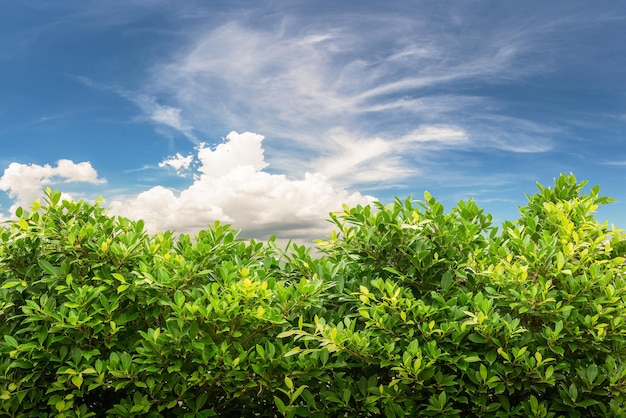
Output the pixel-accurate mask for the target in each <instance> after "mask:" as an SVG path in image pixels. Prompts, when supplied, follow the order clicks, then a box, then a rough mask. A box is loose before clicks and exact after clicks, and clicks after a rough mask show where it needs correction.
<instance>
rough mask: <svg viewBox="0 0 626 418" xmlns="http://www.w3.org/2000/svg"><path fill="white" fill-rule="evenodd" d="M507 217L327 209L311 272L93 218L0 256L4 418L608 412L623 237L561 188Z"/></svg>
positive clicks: (620, 309) (433, 207) (83, 208)
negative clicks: (497, 222) (330, 225)
mask: <svg viewBox="0 0 626 418" xmlns="http://www.w3.org/2000/svg"><path fill="white" fill-rule="evenodd" d="M538 186H539V192H538V193H537V194H536V195H533V196H529V197H528V204H527V205H526V206H524V207H522V208H520V219H519V220H517V221H515V222H505V223H504V224H503V225H502V226H501V227H500V228H495V227H493V226H492V225H491V217H490V216H489V215H487V214H485V213H484V211H483V210H482V209H480V208H478V206H477V205H476V204H475V203H474V202H472V201H471V200H470V201H468V202H459V203H458V204H457V206H456V207H454V208H453V209H452V210H451V211H450V212H449V213H445V211H444V208H443V206H442V205H441V203H439V202H437V201H436V200H435V199H434V198H433V197H432V196H431V195H430V194H428V193H425V195H424V201H422V202H415V201H412V200H411V199H410V198H409V199H407V200H406V201H401V200H396V201H395V202H394V203H393V204H390V205H386V206H383V205H379V204H377V205H374V206H372V207H370V206H366V207H356V208H348V207H346V208H344V212H341V213H335V214H331V220H332V221H333V222H334V224H335V225H336V231H335V232H334V233H333V236H332V237H330V239H328V240H325V241H320V242H319V243H318V244H319V248H320V251H321V255H320V256H318V257H312V256H311V254H310V252H309V250H308V249H306V248H304V247H299V246H289V247H288V248H287V249H286V250H281V249H279V248H278V247H277V246H276V245H275V243H274V241H273V240H270V241H268V242H267V243H265V244H264V243H260V242H257V241H254V240H251V241H244V240H241V239H239V238H237V237H236V232H234V231H232V230H231V229H230V228H229V227H228V226H225V225H221V224H219V223H216V224H215V225H213V226H212V227H210V228H208V229H206V230H203V231H201V232H200V233H199V234H198V235H197V236H196V237H194V238H191V237H189V236H186V235H182V236H180V237H174V236H173V234H172V233H171V232H165V233H160V234H157V235H155V236H149V235H147V234H146V233H145V232H144V229H143V224H142V222H141V221H138V222H134V221H129V220H127V219H124V218H120V217H110V216H108V215H107V214H106V211H105V210H104V209H103V208H102V207H101V205H100V204H99V203H96V204H88V203H85V202H82V201H79V202H68V201H61V199H60V194H59V193H58V192H51V191H48V193H47V202H46V205H43V206H42V205H39V204H38V203H37V202H36V203H35V204H34V205H33V208H32V210H31V211H30V212H26V211H23V210H18V212H17V216H18V220H17V221H15V222H11V223H10V224H9V225H8V226H7V227H6V228H4V229H3V230H2V231H1V233H2V240H1V242H0V334H1V335H2V337H0V415H2V416H10V417H18V416H41V417H48V416H66V417H73V416H154V417H157V416H185V417H196V416H197V417H207V416H264V417H279V416H312V417H326V416H328V417H334V416H364V417H365V416H371V417H374V416H385V417H404V416H407V417H413V416H459V417H470V416H501V417H507V416H520V417H526V416H535V417H554V416H574V417H575V416H615V417H619V416H625V415H626V411H625V409H626V407H625V406H624V405H625V404H626V403H625V400H626V362H625V360H626V326H625V321H626V309H625V308H624V303H625V302H626V285H625V277H624V276H625V274H626V262H625V258H624V257H625V255H626V238H625V236H624V235H623V234H622V233H621V232H620V231H616V230H611V229H609V228H608V226H607V225H606V224H599V223H598V222H597V221H596V220H595V219H594V218H593V212H594V211H595V209H596V208H597V207H598V205H600V204H604V203H608V202H609V201H610V199H609V198H605V197H601V196H599V194H598V192H599V190H598V187H594V188H593V189H591V191H590V192H589V193H585V192H584V190H583V187H584V186H585V183H584V182H582V183H578V182H577V181H576V179H575V178H574V176H572V175H570V176H565V175H562V176H560V177H559V178H558V179H556V181H555V184H554V187H552V188H549V187H544V186H541V185H538Z"/></svg>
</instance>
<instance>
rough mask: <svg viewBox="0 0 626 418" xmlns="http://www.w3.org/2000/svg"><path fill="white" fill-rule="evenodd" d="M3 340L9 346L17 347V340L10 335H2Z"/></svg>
mask: <svg viewBox="0 0 626 418" xmlns="http://www.w3.org/2000/svg"><path fill="white" fill-rule="evenodd" d="M4 341H6V342H7V344H8V345H9V347H13V348H17V346H18V343H17V340H16V339H15V338H13V337H12V336H10V335H6V334H5V335H4Z"/></svg>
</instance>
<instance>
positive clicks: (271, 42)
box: [147, 12, 555, 184]
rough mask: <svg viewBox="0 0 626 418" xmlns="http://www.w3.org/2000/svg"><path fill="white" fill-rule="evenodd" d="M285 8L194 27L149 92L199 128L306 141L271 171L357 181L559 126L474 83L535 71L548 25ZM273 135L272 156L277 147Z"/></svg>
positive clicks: (511, 147) (521, 146)
mask: <svg viewBox="0 0 626 418" xmlns="http://www.w3.org/2000/svg"><path fill="white" fill-rule="evenodd" d="M283 16H284V17H283V18H282V19H281V20H277V21H273V22H272V21H271V20H270V23H268V24H267V25H250V24H248V22H247V21H245V20H244V19H240V18H236V17H234V16H232V18H231V19H226V23H224V24H222V25H219V26H215V25H212V26H210V27H209V28H207V29H202V28H200V29H197V30H195V31H193V32H192V33H193V35H192V37H191V38H190V39H189V44H188V45H187V46H186V47H185V46H183V47H181V48H180V51H179V52H178V54H177V55H175V56H174V57H172V58H170V59H169V60H164V62H162V63H161V64H157V65H156V66H155V67H154V68H153V70H152V79H151V80H150V82H149V83H148V87H147V89H148V90H150V91H153V92H154V95H155V96H159V95H164V96H167V97H171V98H172V99H173V103H174V104H173V105H174V106H175V107H176V108H178V109H181V110H182V112H183V113H184V114H185V115H187V117H188V120H190V121H192V122H190V124H192V125H193V127H194V129H195V130H196V132H203V133H207V134H211V133H212V132H214V131H215V130H216V129H220V130H225V129H232V128H238V129H250V130H254V131H256V132H262V133H264V134H266V135H268V136H269V137H270V138H280V139H281V141H282V142H281V144H282V145H285V146H289V141H291V144H292V145H293V146H295V147H297V148H298V149H303V148H304V149H305V154H302V153H299V154H298V156H297V158H299V163H298V164H293V163H292V162H291V161H289V158H283V157H280V158H278V157H277V159H276V160H272V161H273V162H274V168H276V169H279V170H280V169H283V170H289V171H292V170H300V172H303V171H305V170H310V171H319V172H320V173H322V174H324V175H325V176H327V177H329V178H333V179H343V180H346V179H348V176H347V174H348V173H350V174H351V178H352V180H353V184H363V182H367V181H376V182H377V183H379V184H380V183H381V182H385V181H398V179H400V178H403V177H411V176H415V175H416V174H417V173H420V172H422V170H420V169H416V168H415V166H414V165H412V164H411V162H414V160H415V159H416V158H418V159H420V160H421V161H426V162H427V161H428V158H427V155H428V153H432V152H433V151H435V150H441V149H443V148H450V149H454V148H463V149H467V150H472V149H481V150H482V149H497V150H502V151H506V152H510V153H529V152H532V153H538V152H545V151H548V150H550V149H552V148H553V146H554V142H553V141H552V138H551V137H552V135H553V134H554V133H555V130H554V129H552V128H551V127H549V126H543V125H541V124H540V123H539V122H534V123H530V122H528V121H525V120H523V119H520V118H514V117H510V116H507V115H506V109H502V107H503V106H504V105H503V104H502V103H498V101H497V100H494V99H493V98H490V97H488V96H484V95H480V94H477V92H479V91H480V90H478V89H476V88H475V86H492V85H494V84H498V83H506V82H508V81H510V80H512V79H519V78H523V77H525V76H527V75H529V74H532V73H534V72H537V71H540V70H544V69H545V68H544V67H542V64H541V63H540V62H539V61H538V60H526V59H525V57H526V56H527V55H528V53H529V50H531V49H532V43H533V42H534V41H535V39H536V38H537V37H539V36H541V34H542V33H544V32H545V31H546V30H547V29H546V28H545V27H541V28H532V27H522V26H521V25H518V24H516V23H515V21H514V20H513V19H512V20H511V21H507V22H505V23H506V24H505V23H503V24H501V25H493V26H495V27H491V28H490V29H489V30H486V31H485V30H483V29H481V30H480V31H479V30H478V29H480V28H481V27H479V24H480V23H481V21H480V19H479V18H478V17H477V14H476V13H473V14H470V15H469V16H465V15H464V14H463V13H459V14H458V15H455V14H454V13H449V15H447V16H446V15H442V16H441V18H442V19H446V20H447V21H446V25H444V26H443V27H444V28H446V29H445V30H443V31H442V30H441V29H437V30H435V28H434V26H433V25H434V24H433V23H430V22H429V21H428V20H426V19H424V20H421V19H420V18H419V16H411V17H410V18H409V17H404V16H402V15H401V14H398V13H384V12H383V13H377V14H370V15H364V14H355V15H349V14H343V15H341V16H334V17H333V16H324V19H321V20H309V19H305V18H304V16H300V15H292V14H289V13H287V14H285V15H283ZM248 18H251V17H250V16H249V17H248ZM319 22H323V24H322V23H319ZM457 32H464V33H466V36H460V35H459V36H457ZM479 33H480V34H481V35H484V36H482V37H481V38H480V42H479V41H478V38H477V36H478V34H479ZM452 91H454V93H451V92H452ZM447 92H450V93H447ZM425 126H428V127H429V128H428V129H431V131H430V132H426V131H423V132H422V131H420V130H423V129H426V128H424V127H425ZM435 127H436V128H435ZM433 129H434V130H438V131H437V132H435V131H434V130H433ZM438 135H439V136H438ZM408 143H410V144H411V146H407V144H408ZM273 144H274V143H273V142H269V143H268V145H267V149H268V152H270V153H271V154H272V155H277V156H280V155H283V154H285V150H284V149H274V145H273ZM282 145H281V146H282ZM304 155H306V157H305V156H304ZM407 157H412V159H407Z"/></svg>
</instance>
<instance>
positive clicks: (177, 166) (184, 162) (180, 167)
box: [159, 152, 193, 176]
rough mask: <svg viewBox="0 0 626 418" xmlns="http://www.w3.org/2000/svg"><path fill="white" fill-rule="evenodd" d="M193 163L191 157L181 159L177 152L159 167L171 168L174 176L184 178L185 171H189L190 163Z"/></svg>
mask: <svg viewBox="0 0 626 418" xmlns="http://www.w3.org/2000/svg"><path fill="white" fill-rule="evenodd" d="M192 162H193V155H188V156H186V157H183V156H182V155H181V154H180V153H179V152H177V153H176V155H173V156H170V157H168V158H166V159H165V160H163V161H161V162H160V163H159V167H161V168H163V167H171V168H173V169H174V170H176V174H178V175H180V176H184V175H185V173H186V171H187V170H189V167H190V166H191V163H192Z"/></svg>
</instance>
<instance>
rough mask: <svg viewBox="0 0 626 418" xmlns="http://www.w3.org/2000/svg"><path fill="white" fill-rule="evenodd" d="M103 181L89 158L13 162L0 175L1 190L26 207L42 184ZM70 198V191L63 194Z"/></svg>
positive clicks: (16, 203) (35, 197)
mask: <svg viewBox="0 0 626 418" xmlns="http://www.w3.org/2000/svg"><path fill="white" fill-rule="evenodd" d="M79 182H80V183H91V184H102V183H105V182H106V180H104V179H101V178H99V177H98V173H97V172H96V170H95V169H94V168H93V167H92V166H91V163H89V162H86V161H85V162H80V163H75V162H73V161H71V160H65V159H62V160H59V161H58V162H57V164H56V166H52V165H50V164H45V165H39V164H21V163H16V162H13V163H11V164H9V166H8V167H7V168H6V169H5V170H4V174H3V175H2V177H0V190H2V191H4V192H6V193H7V194H8V195H9V197H10V198H11V199H14V205H13V206H11V212H13V211H14V210H15V209H16V208H17V207H18V206H25V207H28V206H29V205H30V204H31V203H32V202H33V201H34V200H36V199H38V198H40V197H41V195H42V189H43V188H45V187H56V186H60V185H63V184H68V183H79ZM66 197H67V198H70V196H69V195H66Z"/></svg>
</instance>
